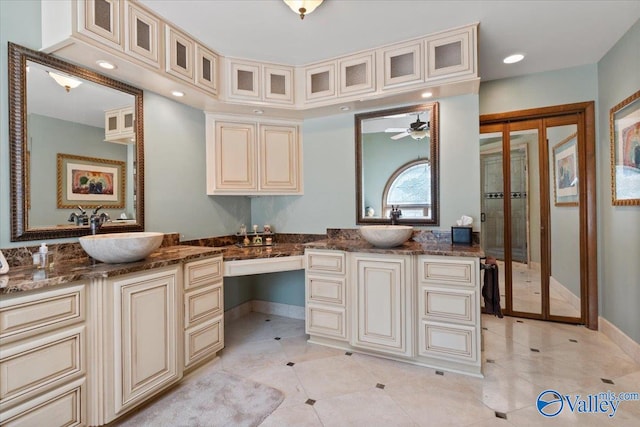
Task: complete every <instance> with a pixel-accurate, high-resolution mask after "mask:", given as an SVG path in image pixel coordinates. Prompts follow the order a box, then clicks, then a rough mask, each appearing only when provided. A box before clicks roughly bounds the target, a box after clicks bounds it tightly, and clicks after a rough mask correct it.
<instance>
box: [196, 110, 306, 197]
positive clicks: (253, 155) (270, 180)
mask: <svg viewBox="0 0 640 427" xmlns="http://www.w3.org/2000/svg"><path fill="white" fill-rule="evenodd" d="M206 133H207V143H206V159H207V160H206V162H207V194H211V195H217V194H226V195H267V194H271V195H277V194H302V141H301V137H300V124H299V123H297V122H289V121H286V122H285V121H277V120H267V119H265V120H260V121H256V120H253V121H249V120H245V119H244V118H242V117H233V116H214V115H211V114H207V129H206Z"/></svg>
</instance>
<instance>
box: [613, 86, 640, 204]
mask: <svg viewBox="0 0 640 427" xmlns="http://www.w3.org/2000/svg"><path fill="white" fill-rule="evenodd" d="M609 132H610V134H611V135H610V137H611V202H612V203H613V205H617V206H629V205H640V90H639V91H638V92H636V93H634V94H633V95H631V96H630V97H628V98H626V99H625V100H624V101H622V102H621V103H619V104H618V105H616V106H614V107H613V108H612V109H611V110H610V112H609Z"/></svg>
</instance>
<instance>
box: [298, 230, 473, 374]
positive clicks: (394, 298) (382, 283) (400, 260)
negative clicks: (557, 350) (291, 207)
mask: <svg viewBox="0 0 640 427" xmlns="http://www.w3.org/2000/svg"><path fill="white" fill-rule="evenodd" d="M307 247H308V249H307V251H306V254H305V256H306V274H305V282H306V284H305V286H306V307H305V308H306V331H307V333H308V334H309V336H310V337H309V342H312V343H316V344H321V345H326V346H330V347H335V348H340V349H344V350H347V351H358V352H362V353H367V354H372V355H376V356H381V357H385V358H389V359H394V360H399V361H404V362H408V363H412V364H416V365H421V366H428V367H432V368H436V369H442V370H448V371H452V372H459V373H464V374H468V375H473V376H479V377H480V376H482V369H481V368H482V365H481V358H480V344H481V328H480V282H479V269H480V268H479V258H480V257H481V256H482V251H481V249H480V248H479V247H473V246H466V247H465V246H453V245H451V244H448V243H444V244H443V243H439V244H421V243H418V242H413V241H412V242H407V243H405V244H404V245H402V246H399V247H397V248H391V249H379V248H374V247H373V246H371V245H370V244H368V243H366V242H363V241H362V240H334V241H332V240H329V241H325V242H314V243H310V244H307Z"/></svg>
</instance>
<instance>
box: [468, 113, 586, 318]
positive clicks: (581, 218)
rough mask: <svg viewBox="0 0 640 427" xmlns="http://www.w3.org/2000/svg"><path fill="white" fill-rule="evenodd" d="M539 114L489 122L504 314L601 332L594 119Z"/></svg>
mask: <svg viewBox="0 0 640 427" xmlns="http://www.w3.org/2000/svg"><path fill="white" fill-rule="evenodd" d="M572 105H573V106H576V105H580V106H583V104H572ZM584 105H586V106H588V105H592V103H584ZM559 107H563V106H559ZM536 111H537V114H532V110H527V111H525V112H514V113H507V114H503V115H490V116H489V115H488V116H482V117H481V126H480V163H481V184H480V185H481V200H482V218H481V221H482V228H481V242H482V246H483V248H484V250H485V253H486V255H487V256H491V257H494V258H496V259H497V263H498V270H499V282H500V294H501V307H502V310H503V313H504V314H507V315H513V316H520V317H528V318H535V319H543V320H555V321H563V322H570V323H580V324H583V323H587V324H588V326H589V327H594V325H597V288H596V283H595V280H596V279H595V234H594V233H595V179H594V173H595V172H594V171H595V164H594V160H593V158H590V157H592V156H589V155H588V153H587V152H589V153H592V152H593V150H594V147H593V145H594V142H593V141H592V139H593V135H592V133H593V129H591V128H590V125H592V124H593V117H589V111H587V110H586V109H585V108H576V109H575V111H571V110H569V111H567V108H557V109H554V107H550V108H547V109H539V110H536ZM518 113H522V114H520V115H518ZM509 114H511V116H509V117H507V116H508V115H509ZM591 114H593V113H592V112H591ZM591 228H593V230H592V229H591ZM592 234H593V235H592ZM591 258H594V259H591ZM594 290H595V293H594ZM594 295H595V299H594ZM594 310H595V317H594Z"/></svg>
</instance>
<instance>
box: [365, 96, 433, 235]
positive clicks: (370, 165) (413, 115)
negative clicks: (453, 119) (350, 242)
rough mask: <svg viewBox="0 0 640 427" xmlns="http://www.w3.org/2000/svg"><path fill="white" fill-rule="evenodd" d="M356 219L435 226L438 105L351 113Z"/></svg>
mask: <svg viewBox="0 0 640 427" xmlns="http://www.w3.org/2000/svg"><path fill="white" fill-rule="evenodd" d="M355 132H356V184H357V187H356V196H357V200H356V223H357V224H387V223H389V222H390V218H389V212H390V211H391V206H397V207H398V208H399V209H400V210H401V211H402V216H401V217H400V219H399V223H401V224H407V225H439V220H438V214H439V209H438V195H439V186H438V136H439V135H438V134H439V123H438V103H437V102H434V103H430V104H421V105H414V106H409V107H401V108H394V109H389V110H383V111H374V112H369V113H363V114H356V116H355Z"/></svg>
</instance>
